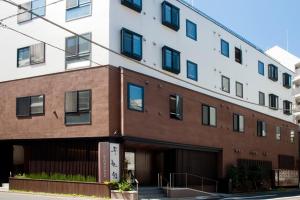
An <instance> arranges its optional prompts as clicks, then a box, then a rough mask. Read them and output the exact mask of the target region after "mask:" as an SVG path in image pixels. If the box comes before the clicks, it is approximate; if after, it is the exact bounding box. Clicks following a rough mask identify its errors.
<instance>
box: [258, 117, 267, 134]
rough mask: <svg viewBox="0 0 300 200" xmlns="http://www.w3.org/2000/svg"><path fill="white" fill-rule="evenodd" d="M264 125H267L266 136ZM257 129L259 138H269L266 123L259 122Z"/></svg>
mask: <svg viewBox="0 0 300 200" xmlns="http://www.w3.org/2000/svg"><path fill="white" fill-rule="evenodd" d="M263 124H264V125H265V135H263ZM260 128H261V129H260ZM256 129H257V136H258V137H267V123H266V122H265V121H262V120H257V123H256Z"/></svg>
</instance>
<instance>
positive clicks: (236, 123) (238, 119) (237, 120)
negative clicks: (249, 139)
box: [233, 114, 245, 132]
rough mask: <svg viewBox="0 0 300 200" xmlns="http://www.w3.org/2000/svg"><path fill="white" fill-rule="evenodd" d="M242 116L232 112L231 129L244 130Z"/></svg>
mask: <svg viewBox="0 0 300 200" xmlns="http://www.w3.org/2000/svg"><path fill="white" fill-rule="evenodd" d="M244 123H245V120H244V116H242V115H239V114H233V131H236V132H244V130H245V129H244Z"/></svg>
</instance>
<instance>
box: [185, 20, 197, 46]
mask: <svg viewBox="0 0 300 200" xmlns="http://www.w3.org/2000/svg"><path fill="white" fill-rule="evenodd" d="M189 24H190V25H192V26H194V27H195V33H194V34H195V35H194V36H193V35H191V34H189V32H188V26H189ZM185 29H186V36H187V37H188V38H191V39H192V40H195V41H197V37H198V36H197V35H198V30H197V24H196V23H194V22H192V21H191V20H188V19H186V27H185Z"/></svg>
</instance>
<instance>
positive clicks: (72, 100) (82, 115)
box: [65, 90, 91, 125]
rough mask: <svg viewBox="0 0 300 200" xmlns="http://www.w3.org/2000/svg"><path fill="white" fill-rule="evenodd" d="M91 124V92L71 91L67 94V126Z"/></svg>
mask: <svg viewBox="0 0 300 200" xmlns="http://www.w3.org/2000/svg"><path fill="white" fill-rule="evenodd" d="M90 123H91V91H90V90H82V91H71V92H66V93H65V124H66V125H76V124H90Z"/></svg>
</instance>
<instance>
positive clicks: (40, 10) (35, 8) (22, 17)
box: [17, 0, 46, 23]
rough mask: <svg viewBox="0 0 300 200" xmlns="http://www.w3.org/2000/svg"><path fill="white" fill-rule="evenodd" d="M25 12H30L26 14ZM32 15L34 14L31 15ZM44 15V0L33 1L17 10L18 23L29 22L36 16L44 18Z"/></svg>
mask: <svg viewBox="0 0 300 200" xmlns="http://www.w3.org/2000/svg"><path fill="white" fill-rule="evenodd" d="M27 10H30V11H32V13H31V12H27ZM33 13H34V14H33ZM45 14H46V0H33V1H30V2H27V3H23V4H21V5H20V7H19V9H18V18H17V21H18V23H22V22H26V21H30V20H32V19H34V18H37V16H41V17H42V16H45Z"/></svg>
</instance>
